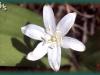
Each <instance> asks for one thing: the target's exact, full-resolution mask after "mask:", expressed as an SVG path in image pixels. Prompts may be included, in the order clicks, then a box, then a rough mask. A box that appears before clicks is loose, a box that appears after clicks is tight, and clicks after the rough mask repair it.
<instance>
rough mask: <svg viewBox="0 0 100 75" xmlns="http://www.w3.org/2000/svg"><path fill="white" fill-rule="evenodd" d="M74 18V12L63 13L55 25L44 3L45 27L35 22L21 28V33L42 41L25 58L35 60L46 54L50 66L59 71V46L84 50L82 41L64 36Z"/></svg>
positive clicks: (49, 8) (52, 14)
mask: <svg viewBox="0 0 100 75" xmlns="http://www.w3.org/2000/svg"><path fill="white" fill-rule="evenodd" d="M75 18H76V13H69V14H67V15H65V16H64V17H63V18H62V19H61V21H60V22H59V23H58V24H57V26H56V23H55V18H54V13H53V11H52V8H51V7H50V6H49V5H45V6H44V7H43V20H44V26H45V29H44V28H42V27H40V26H38V25H35V24H29V25H27V26H24V27H22V28H21V31H22V33H23V34H25V35H26V36H28V37H30V38H32V39H35V40H41V41H42V42H40V43H39V44H38V45H37V47H36V48H35V49H34V50H33V51H32V52H30V53H29V54H28V55H27V59H28V60H31V61H36V60H39V59H40V58H42V57H43V56H44V55H46V54H47V55H48V61H49V64H50V66H51V68H52V69H53V70H54V71H59V68H60V62H61V47H63V48H66V49H68V48H71V49H73V50H76V51H84V50H85V46H84V44H83V43H82V42H80V41H78V40H77V39H74V38H71V37H67V36H65V35H66V34H67V33H68V31H69V30H70V29H71V27H72V26H73V24H74V21H75Z"/></svg>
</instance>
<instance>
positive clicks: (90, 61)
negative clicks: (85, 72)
mask: <svg viewBox="0 0 100 75" xmlns="http://www.w3.org/2000/svg"><path fill="white" fill-rule="evenodd" d="M85 45H86V51H84V52H83V53H80V54H79V55H80V59H82V61H81V64H83V65H85V66H86V67H87V68H88V69H90V70H92V71H95V70H96V68H97V67H96V65H97V64H100V31H98V32H96V33H95V34H94V35H93V36H91V37H90V38H89V39H88V41H87V42H86V44H85Z"/></svg>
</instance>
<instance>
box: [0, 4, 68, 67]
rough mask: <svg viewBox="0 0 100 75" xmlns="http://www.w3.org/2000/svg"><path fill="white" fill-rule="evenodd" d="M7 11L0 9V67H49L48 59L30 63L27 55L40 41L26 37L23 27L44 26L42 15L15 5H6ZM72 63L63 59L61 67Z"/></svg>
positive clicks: (44, 58)
mask: <svg viewBox="0 0 100 75" xmlns="http://www.w3.org/2000/svg"><path fill="white" fill-rule="evenodd" d="M5 5H6V6H7V11H4V10H2V9H0V66H31V67H32V66H33V67H48V68H50V66H49V63H48V59H47V57H46V56H45V57H43V58H42V59H41V60H38V61H34V62H33V61H29V60H27V59H26V55H27V54H28V53H29V52H30V51H32V50H33V49H34V48H35V47H36V45H37V44H38V43H39V41H35V40H33V39H30V38H29V37H27V36H25V35H23V34H22V32H21V27H22V26H24V25H27V24H28V23H32V24H36V25H40V26H42V27H44V26H43V19H42V17H41V16H40V15H38V14H36V13H34V12H32V11H30V10H28V9H25V8H23V7H19V6H17V5H14V4H5ZM68 64H70V61H69V60H67V58H65V57H64V58H63V57H62V61H61V65H68Z"/></svg>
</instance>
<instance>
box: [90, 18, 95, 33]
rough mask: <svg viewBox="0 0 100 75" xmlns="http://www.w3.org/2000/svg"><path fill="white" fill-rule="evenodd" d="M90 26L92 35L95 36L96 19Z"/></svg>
mask: <svg viewBox="0 0 100 75" xmlns="http://www.w3.org/2000/svg"><path fill="white" fill-rule="evenodd" d="M90 26H91V29H90V35H93V34H94V27H95V19H94V18H93V19H92V22H91V25H90Z"/></svg>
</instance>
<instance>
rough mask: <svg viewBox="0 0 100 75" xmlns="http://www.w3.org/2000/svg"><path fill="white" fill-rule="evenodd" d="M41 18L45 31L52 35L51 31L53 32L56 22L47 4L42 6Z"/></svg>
mask: <svg viewBox="0 0 100 75" xmlns="http://www.w3.org/2000/svg"><path fill="white" fill-rule="evenodd" d="M43 20H44V25H45V28H46V32H47V33H48V34H50V35H53V33H55V30H56V23H55V18H54V13H53V11H52V8H51V7H50V6H49V5H45V6H44V8H43Z"/></svg>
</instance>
